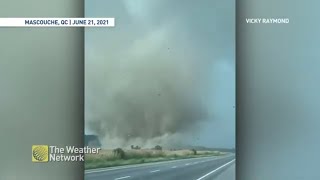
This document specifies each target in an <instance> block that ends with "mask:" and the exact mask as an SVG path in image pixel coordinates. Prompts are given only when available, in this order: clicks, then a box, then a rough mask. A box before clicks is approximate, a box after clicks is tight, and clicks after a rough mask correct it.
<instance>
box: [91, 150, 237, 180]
mask: <svg viewBox="0 0 320 180" xmlns="http://www.w3.org/2000/svg"><path fill="white" fill-rule="evenodd" d="M234 164H235V156H234V154H230V155H225V156H220V157H203V158H191V159H182V160H174V161H165V162H157V163H146V164H139V165H129V166H121V167H114V168H105V169H94V170H87V171H85V180H122V179H123V180H207V179H210V180H215V179H219V180H220V179H223V180H235V177H233V178H231V179H230V176H228V177H229V178H226V179H225V178H218V177H219V174H221V173H223V172H224V171H225V170H226V169H228V168H229V167H230V166H234ZM229 171H233V170H229ZM221 177H222V176H221Z"/></svg>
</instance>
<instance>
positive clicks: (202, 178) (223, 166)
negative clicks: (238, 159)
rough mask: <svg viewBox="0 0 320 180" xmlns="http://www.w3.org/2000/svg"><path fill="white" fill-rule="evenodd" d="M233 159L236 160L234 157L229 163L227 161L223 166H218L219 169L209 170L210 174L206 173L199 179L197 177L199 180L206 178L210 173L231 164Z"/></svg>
mask: <svg viewBox="0 0 320 180" xmlns="http://www.w3.org/2000/svg"><path fill="white" fill-rule="evenodd" d="M233 161H235V159H233V160H232V161H229V162H228V163H226V164H224V165H222V166H220V167H218V168H217V169H215V170H213V171H211V172H209V173H208V174H206V175H204V176H202V177H200V178H199V179H197V180H201V179H203V178H205V177H207V176H209V175H210V174H212V173H214V172H216V171H218V170H219V169H221V168H223V167H225V166H227V165H228V164H231V163H232V162H233Z"/></svg>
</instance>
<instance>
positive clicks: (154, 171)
mask: <svg viewBox="0 0 320 180" xmlns="http://www.w3.org/2000/svg"><path fill="white" fill-rule="evenodd" d="M158 171H160V170H159V169H158V170H154V171H150V172H151V173H154V172H158Z"/></svg>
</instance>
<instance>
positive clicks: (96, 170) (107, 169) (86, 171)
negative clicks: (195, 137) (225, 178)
mask: <svg viewBox="0 0 320 180" xmlns="http://www.w3.org/2000/svg"><path fill="white" fill-rule="evenodd" d="M226 157H228V156H221V157H211V156H210V157H197V158H192V159H213V160H216V159H223V158H226ZM188 160H190V158H188V159H179V160H171V161H162V162H154V163H143V164H133V165H125V166H121V167H112V168H110V167H108V168H97V169H91V170H85V174H91V173H100V172H106V171H114V170H120V169H128V168H138V167H146V166H150V165H157V164H165V163H168V164H169V163H175V162H181V161H188Z"/></svg>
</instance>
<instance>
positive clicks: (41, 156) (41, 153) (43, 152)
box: [32, 145, 49, 162]
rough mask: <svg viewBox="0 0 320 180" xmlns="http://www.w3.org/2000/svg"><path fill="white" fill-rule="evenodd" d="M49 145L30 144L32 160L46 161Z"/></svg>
mask: <svg viewBox="0 0 320 180" xmlns="http://www.w3.org/2000/svg"><path fill="white" fill-rule="evenodd" d="M48 157H49V146H48V145H33V146H32V162H48V159H49V158H48Z"/></svg>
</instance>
